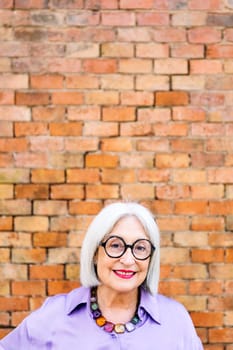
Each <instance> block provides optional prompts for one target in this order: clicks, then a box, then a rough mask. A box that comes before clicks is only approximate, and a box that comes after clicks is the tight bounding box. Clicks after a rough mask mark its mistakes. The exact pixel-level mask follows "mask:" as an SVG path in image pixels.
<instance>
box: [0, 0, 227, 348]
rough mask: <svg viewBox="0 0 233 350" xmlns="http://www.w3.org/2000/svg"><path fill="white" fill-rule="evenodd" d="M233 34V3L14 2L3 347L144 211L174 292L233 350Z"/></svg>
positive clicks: (4, 78) (6, 99)
mask: <svg viewBox="0 0 233 350" xmlns="http://www.w3.org/2000/svg"><path fill="white" fill-rule="evenodd" d="M232 25H233V1H232V0H86V1H85V0H72V1H71V0H30V1H25V0H14V1H13V0H0V38H1V39H0V40H1V43H0V72H1V75H0V230H1V233H0V276H1V280H0V324H1V327H0V336H3V335H4V334H6V333H7V332H8V331H9V330H10V329H12V328H13V327H15V326H16V325H17V324H18V323H19V322H20V321H21V320H22V319H23V318H24V317H25V316H26V315H27V314H28V313H29V312H30V311H31V310H33V309H35V308H36V307H38V306H39V305H40V304H41V303H42V301H43V300H44V299H45V298H46V296H47V295H52V294H54V293H59V292H66V291H69V290H70V289H72V288H74V287H76V286H78V285H79V281H78V275H79V265H78V262H79V254H80V245H81V242H82V239H83V235H84V233H85V230H86V228H87V226H88V224H89V223H90V222H91V220H92V218H93V216H94V215H95V214H96V213H97V212H98V211H99V210H100V209H101V208H102V206H103V205H104V204H105V203H107V202H110V201H115V200H120V199H130V200H136V201H139V202H141V203H143V204H145V205H146V206H148V207H149V208H151V210H152V211H153V212H154V213H155V214H156V217H157V221H158V224H159V227H160V229H161V232H162V267H161V284H160V290H161V292H163V293H164V294H166V295H170V296H172V297H174V298H176V299H177V300H179V301H181V302H182V303H184V304H185V306H186V307H187V308H188V310H189V311H190V313H191V316H192V318H193V321H194V323H195V325H196V327H197V331H198V333H199V335H200V336H201V338H202V340H203V342H204V343H205V349H206V350H233V327H232V326H233V311H232V310H233V293H232V291H233V249H232V246H233V232H232V231H233V137H232V136H233V92H232V87H233V61H232V58H233V29H232Z"/></svg>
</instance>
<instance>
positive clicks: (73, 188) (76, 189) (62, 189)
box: [51, 184, 84, 214]
mask: <svg viewBox="0 0 233 350" xmlns="http://www.w3.org/2000/svg"><path fill="white" fill-rule="evenodd" d="M83 197H84V188H83V186H82V185H70V184H65V185H53V186H51V198H52V199H82V198H83ZM56 202H57V203H58V204H59V203H60V202H62V201H56ZM64 203H65V202H64ZM63 214H65V212H63Z"/></svg>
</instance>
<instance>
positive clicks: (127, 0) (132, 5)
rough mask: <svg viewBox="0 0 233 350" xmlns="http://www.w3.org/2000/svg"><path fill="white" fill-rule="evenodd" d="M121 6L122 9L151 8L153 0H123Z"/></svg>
mask: <svg viewBox="0 0 233 350" xmlns="http://www.w3.org/2000/svg"><path fill="white" fill-rule="evenodd" d="M120 8H122V9H151V8H153V1H152V0H143V1H142V0H121V4H120Z"/></svg>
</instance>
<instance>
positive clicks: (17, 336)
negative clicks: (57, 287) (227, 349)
mask: <svg viewBox="0 0 233 350" xmlns="http://www.w3.org/2000/svg"><path fill="white" fill-rule="evenodd" d="M138 314H139V317H140V320H141V321H140V322H139V323H138V324H137V328H136V329H135V330H134V331H133V332H131V333H129V332H125V333H123V334H115V333H107V332H105V331H104V330H103V329H102V328H100V327H98V326H97V325H96V323H95V321H94V320H93V318H92V315H91V312H90V289H89V288H84V287H80V288H77V289H74V290H73V291H71V292H70V293H68V294H60V295H56V296H53V297H50V298H48V299H47V300H46V301H45V303H44V304H43V305H42V307H40V308H39V309H38V310H36V311H34V312H32V313H31V314H30V315H29V316H28V317H27V318H25V319H24V320H23V322H22V323H21V324H20V325H19V326H18V327H17V328H16V329H14V330H13V331H12V332H11V333H10V334H8V335H7V336H6V337H5V338H4V339H2V340H1V341H0V350H66V349H67V350H78V349H83V350H84V349H85V350H110V349H111V350H142V349H143V350H155V349H156V350H171V349H172V350H203V347H202V344H201V342H200V339H199V338H198V336H197V334H196V331H195V328H194V326H193V323H192V321H191V318H190V316H189V314H188V312H187V311H186V309H185V308H184V307H183V306H182V305H181V304H180V303H178V302H176V301H174V300H172V299H170V298H167V297H165V296H162V295H160V294H157V295H156V296H152V295H150V294H149V293H147V292H146V291H145V290H144V289H142V290H141V300H140V304H139V310H138Z"/></svg>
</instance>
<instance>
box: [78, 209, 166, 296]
mask: <svg viewBox="0 0 233 350" xmlns="http://www.w3.org/2000/svg"><path fill="white" fill-rule="evenodd" d="M126 216H135V217H136V218H137V219H138V220H139V222H140V223H141V224H142V226H143V228H144V230H145V232H146V233H147V234H148V237H149V239H150V240H151V242H152V244H153V245H154V246H155V251H154V252H153V254H152V257H151V259H150V264H149V269H148V273H147V277H146V280H145V281H144V284H143V286H144V288H145V289H147V290H148V291H149V292H150V293H151V294H156V293H157V292H158V284H159V270H160V234H159V229H158V226H157V224H156V221H155V219H154V217H153V215H152V213H151V212H150V211H149V210H148V209H146V208H145V207H144V206H142V205H140V204H138V203H133V202H117V203H112V204H109V205H107V206H106V207H104V208H103V209H102V210H101V211H100V212H99V214H98V215H97V216H96V217H95V218H94V220H93V221H92V222H91V224H90V226H89V228H88V230H87V232H86V235H85V237H84V240H83V244H82V249H81V259H80V280H81V284H82V285H83V286H85V287H93V286H97V285H99V284H100V281H99V280H98V276H97V274H96V269H95V265H94V256H95V253H96V251H97V249H98V247H99V244H100V242H101V241H102V240H103V238H104V237H105V236H106V235H107V234H108V233H110V232H111V230H112V229H113V227H114V226H115V224H116V223H117V222H118V221H119V220H120V219H122V218H123V217H126Z"/></svg>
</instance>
